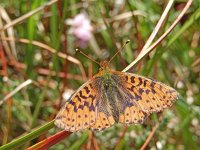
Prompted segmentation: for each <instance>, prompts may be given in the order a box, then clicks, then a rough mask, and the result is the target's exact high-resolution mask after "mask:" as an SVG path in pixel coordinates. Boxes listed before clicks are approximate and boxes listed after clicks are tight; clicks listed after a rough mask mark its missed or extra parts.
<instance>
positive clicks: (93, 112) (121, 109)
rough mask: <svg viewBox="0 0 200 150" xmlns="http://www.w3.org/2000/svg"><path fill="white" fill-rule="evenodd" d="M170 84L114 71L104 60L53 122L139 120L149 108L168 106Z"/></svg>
mask: <svg viewBox="0 0 200 150" xmlns="http://www.w3.org/2000/svg"><path fill="white" fill-rule="evenodd" d="M177 97H178V93H177V92H176V90H174V89H173V88H171V87H169V86H167V85H165V84H163V83H160V82H157V81H154V80H151V79H148V78H145V77H142V76H139V75H136V74H132V73H124V72H119V71H113V70H110V69H109V68H108V64H107V62H103V63H102V64H101V69H100V71H99V73H98V74H96V75H94V76H93V77H92V78H91V79H90V80H89V81H87V82H86V83H85V84H83V85H82V86H81V87H80V88H79V89H78V91H77V92H76V93H75V94H74V95H73V96H72V98H71V99H70V100H69V101H68V102H66V104H65V106H64V107H63V108H61V110H60V112H59V113H58V115H57V117H56V120H55V124H56V125H57V126H58V127H60V128H63V129H65V130H67V131H72V132H74V131H79V130H82V129H86V128H90V129H93V130H103V129H105V128H108V127H110V126H112V125H113V124H114V123H124V124H132V123H134V124H139V123H142V122H143V121H144V120H145V119H146V117H148V116H149V115H150V114H151V113H152V112H159V111H161V110H163V109H164V108H167V107H170V106H171V105H172V104H173V103H174V102H175V100H176V99H177Z"/></svg>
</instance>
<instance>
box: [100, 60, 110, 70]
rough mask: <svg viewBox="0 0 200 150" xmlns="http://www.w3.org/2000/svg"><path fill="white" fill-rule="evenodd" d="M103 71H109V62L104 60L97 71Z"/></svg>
mask: <svg viewBox="0 0 200 150" xmlns="http://www.w3.org/2000/svg"><path fill="white" fill-rule="evenodd" d="M103 70H104V71H105V70H109V61H107V60H104V61H101V62H100V69H99V71H103Z"/></svg>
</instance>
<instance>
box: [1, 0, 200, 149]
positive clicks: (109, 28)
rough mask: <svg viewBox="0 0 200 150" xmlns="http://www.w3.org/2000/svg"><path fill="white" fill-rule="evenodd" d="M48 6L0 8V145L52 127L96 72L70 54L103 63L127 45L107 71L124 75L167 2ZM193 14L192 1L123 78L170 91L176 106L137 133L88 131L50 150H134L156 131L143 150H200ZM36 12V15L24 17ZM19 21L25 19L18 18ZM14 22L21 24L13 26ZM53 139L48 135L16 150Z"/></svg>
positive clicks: (179, 4) (4, 4)
mask: <svg viewBox="0 0 200 150" xmlns="http://www.w3.org/2000/svg"><path fill="white" fill-rule="evenodd" d="M49 2H50V1H47V0H34V1H33V0H31V1H28V0H18V1H12V0H1V1H0V38H1V39H0V58H1V59H0V87H1V88H0V100H1V102H0V143H1V145H4V144H6V143H9V142H10V141H12V140H13V139H15V138H17V137H18V136H21V135H22V134H26V133H28V132H29V131H30V130H32V129H34V128H35V127H38V126H41V125H43V124H45V123H47V122H49V121H51V120H53V119H54V117H55V115H56V113H57V112H58V110H59V108H60V107H61V105H62V104H63V103H64V102H65V101H66V100H67V99H68V98H69V96H70V95H71V94H72V93H73V92H75V91H76V90H77V89H78V88H79V87H80V86H81V85H82V84H83V83H84V82H85V81H87V80H88V79H89V78H91V77H92V75H94V74H95V73H97V72H98V65H96V64H95V63H93V62H91V61H90V60H88V59H87V58H85V57H84V56H82V55H81V54H79V53H76V51H75V48H80V49H81V50H82V51H83V52H85V53H86V54H88V55H89V56H91V57H92V58H94V59H95V60H97V61H101V60H105V59H108V58H110V57H111V56H113V55H114V54H115V52H116V50H117V49H118V48H119V47H121V45H122V44H123V43H125V41H126V40H128V39H129V40H130V41H131V42H130V43H129V44H128V45H127V46H126V47H125V48H124V50H123V51H122V52H121V54H120V55H118V56H117V57H116V58H115V59H114V60H113V61H112V64H111V67H112V68H113V69H115V70H119V71H120V70H123V69H124V68H125V67H126V66H127V65H129V64H130V63H131V62H132V61H133V60H134V59H135V58H136V57H137V55H138V54H139V53H140V51H141V49H142V47H143V45H144V44H145V43H146V41H147V40H148V37H149V36H150V34H151V33H152V31H153V30H154V28H155V26H156V24H157V22H158V20H159V19H160V17H161V15H162V13H163V10H164V9H165V7H166V5H167V2H168V1H164V0H162V1H156V0H154V1H139V0H137V1H132V0H112V1H108V0H107V1H106V0H103V1H95V0H92V1H79V0H71V1H67V0H63V1H61V0H60V1H56V0H54V3H52V4H50V5H45V4H47V3H49ZM51 2H52V1H51ZM186 2H187V1H174V2H173V5H172V7H171V8H170V12H169V14H168V15H167V17H166V18H165V22H164V24H163V25H162V26H161V28H160V29H159V32H158V33H157V34H156V39H158V38H159V37H160V36H161V35H162V34H163V33H164V32H165V31H166V29H167V28H168V27H169V26H170V25H171V24H172V22H173V21H174V20H175V19H176V17H177V16H178V15H179V13H180V12H181V10H182V9H183V8H184V6H185V4H186ZM199 7H200V1H199V0H195V1H193V4H192V5H191V6H190V8H189V9H188V11H187V13H185V15H184V17H183V18H182V19H181V21H180V22H179V23H178V25H177V26H176V27H175V28H174V29H173V31H172V32H171V33H170V34H169V35H168V36H167V37H166V38H165V39H164V41H163V42H162V43H161V44H159V45H157V46H156V48H155V50H154V51H153V52H152V53H150V55H148V56H147V57H145V58H144V59H143V60H142V61H140V63H139V64H137V66H134V67H132V68H131V69H130V70H129V72H135V73H137V74H141V75H144V76H148V77H150V78H154V79H156V80H159V81H161V82H163V83H166V84H168V85H170V86H172V87H174V88H175V89H176V90H177V91H178V92H179V93H180V98H179V100H177V102H176V103H175V104H174V106H173V107H172V108H169V109H167V110H165V111H164V112H162V113H159V114H153V115H151V116H150V117H149V118H148V119H147V120H146V121H145V123H144V124H143V125H131V126H128V128H127V130H125V129H124V126H123V125H115V126H113V127H111V128H109V129H107V130H105V131H103V132H95V133H94V134H93V135H91V134H89V135H88V133H87V131H86V132H78V133H74V134H71V135H70V136H68V137H67V138H66V139H64V140H63V141H62V142H60V143H59V144H56V145H54V146H53V147H52V148H51V149H52V150H54V149H55V150H59V149H70V148H71V149H89V147H90V149H92V147H93V148H94V145H95V146H96V149H97V148H100V149H102V150H106V149H114V147H115V146H116V145H117V143H119V147H118V149H126V150H129V149H139V148H140V147H141V146H142V145H143V143H144V142H145V141H146V140H147V137H148V135H149V134H150V133H151V132H152V128H153V127H155V125H157V124H158V125H159V126H158V128H157V129H156V132H155V135H154V136H153V137H152V138H151V141H150V142H149V144H148V146H147V149H152V150H153V149H171V150H173V149H198V148H199V147H200V19H199V17H200V9H199ZM35 10H38V11H37V12H36V13H34V14H31V15H28V13H32V12H34V11H35ZM23 15H25V16H26V15H27V17H26V18H20V17H21V16H23ZM77 16H78V17H79V18H78V17H77ZM16 19H19V22H16V24H13V25H12V24H11V23H13V21H14V20H16ZM83 22H85V24H83ZM9 24H11V25H10V26H9V28H6V25H9ZM2 29H3V30H2ZM79 29H80V30H79ZM154 41H155V40H154ZM28 79H31V80H28ZM29 81H30V82H29ZM16 88H18V89H20V90H18V89H16ZM12 92H14V93H12ZM8 95H11V96H10V97H7V96H8ZM59 131H60V129H58V128H57V127H54V128H52V129H51V130H49V131H48V132H46V134H45V135H42V136H40V137H39V138H36V139H34V140H33V141H31V142H30V143H29V142H27V143H26V145H25V146H24V145H23V146H22V147H20V148H19V149H25V148H26V147H28V146H29V145H32V144H34V143H37V142H39V141H41V140H42V139H45V138H47V137H49V136H50V135H53V134H55V133H57V132H59ZM123 133H124V135H123V136H121V135H122V134H123ZM120 137H122V138H121V139H120ZM91 141H93V142H91ZM94 141H96V142H94ZM91 143H93V144H92V145H93V146H91V145H90V144H91ZM94 143H95V144H94Z"/></svg>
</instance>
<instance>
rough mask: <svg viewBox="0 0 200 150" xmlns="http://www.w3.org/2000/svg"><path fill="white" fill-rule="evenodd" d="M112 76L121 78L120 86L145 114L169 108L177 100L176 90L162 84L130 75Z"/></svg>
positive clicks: (119, 73)
mask: <svg viewBox="0 0 200 150" xmlns="http://www.w3.org/2000/svg"><path fill="white" fill-rule="evenodd" d="M114 74H118V76H120V77H121V78H123V82H122V86H123V87H124V88H126V90H127V91H129V92H130V94H131V95H132V96H133V98H132V100H131V101H132V102H133V103H136V105H138V106H137V107H138V108H140V109H141V110H142V111H144V112H146V113H151V112H158V111H161V110H163V109H164V108H166V107H170V106H171V105H172V104H173V103H174V102H175V100H176V99H177V98H178V93H177V92H176V90H174V89H173V88H171V87H169V86H167V85H165V84H163V83H160V82H157V81H154V80H151V79H148V78H145V77H142V76H138V75H135V74H131V73H123V74H122V73H121V72H114Z"/></svg>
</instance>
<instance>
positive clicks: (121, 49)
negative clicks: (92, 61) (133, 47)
mask: <svg viewBox="0 0 200 150" xmlns="http://www.w3.org/2000/svg"><path fill="white" fill-rule="evenodd" d="M129 42H130V40H127V41H126V43H124V45H122V47H121V48H120V49H118V50H117V52H116V53H115V55H113V57H112V58H111V59H110V60H109V63H110V62H111V61H112V60H113V59H114V58H115V56H116V55H117V54H118V53H119V52H120V51H121V50H123V49H124V47H125V46H126V45H127V44H128V43H129Z"/></svg>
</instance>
